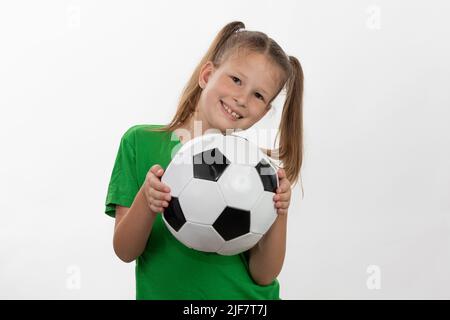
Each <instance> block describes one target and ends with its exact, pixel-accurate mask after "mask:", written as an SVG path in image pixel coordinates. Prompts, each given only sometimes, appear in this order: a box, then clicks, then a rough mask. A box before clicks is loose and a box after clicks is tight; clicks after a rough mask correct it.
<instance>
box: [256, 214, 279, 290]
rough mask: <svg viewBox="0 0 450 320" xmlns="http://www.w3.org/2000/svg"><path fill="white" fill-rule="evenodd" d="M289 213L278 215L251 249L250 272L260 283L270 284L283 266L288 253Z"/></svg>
mask: <svg viewBox="0 0 450 320" xmlns="http://www.w3.org/2000/svg"><path fill="white" fill-rule="evenodd" d="M286 232H287V214H283V215H278V216H277V218H276V220H275V222H274V223H273V225H272V226H271V227H270V229H269V230H268V231H267V233H266V234H265V235H264V236H263V237H262V238H261V240H260V241H259V242H258V244H257V245H256V246H254V247H253V248H252V249H251V250H250V258H249V269H250V273H251V275H252V277H253V279H254V280H255V282H257V283H258V284H260V285H269V284H270V283H272V281H273V280H274V279H275V278H276V277H277V276H278V274H279V273H280V272H281V268H282V267H283V262H284V257H285V253H286Z"/></svg>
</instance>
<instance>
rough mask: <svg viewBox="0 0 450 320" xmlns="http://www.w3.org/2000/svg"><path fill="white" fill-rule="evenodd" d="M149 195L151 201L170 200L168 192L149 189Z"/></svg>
mask: <svg viewBox="0 0 450 320" xmlns="http://www.w3.org/2000/svg"><path fill="white" fill-rule="evenodd" d="M149 194H150V196H151V197H152V198H153V199H156V200H166V201H170V199H171V196H170V193H168V192H161V191H158V190H155V189H150V192H149Z"/></svg>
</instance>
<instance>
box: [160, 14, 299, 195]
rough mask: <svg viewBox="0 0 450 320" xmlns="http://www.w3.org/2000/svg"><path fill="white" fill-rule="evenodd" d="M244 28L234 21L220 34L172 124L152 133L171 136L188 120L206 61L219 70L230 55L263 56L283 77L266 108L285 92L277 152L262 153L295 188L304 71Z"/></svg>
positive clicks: (270, 43) (186, 89)
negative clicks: (278, 164) (273, 160)
mask: <svg viewBox="0 0 450 320" xmlns="http://www.w3.org/2000/svg"><path fill="white" fill-rule="evenodd" d="M244 28H245V25H244V23H242V22H240V21H234V22H231V23H228V24H227V25H226V26H225V27H223V28H222V30H220V32H219V33H218V34H217V35H216V37H215V39H214V41H213V43H212V44H211V45H210V47H209V49H208V51H207V52H206V54H205V55H204V56H203V58H202V60H201V61H200V63H199V64H198V65H197V67H196V68H195V70H194V72H193V73H192V76H191V78H190V79H189V81H188V82H187V84H186V85H185V87H184V89H183V91H182V94H181V97H180V99H179V102H178V107H177V111H176V113H175V115H174V117H173V119H172V120H171V122H170V123H169V124H167V125H165V126H163V127H161V128H153V129H152V130H153V131H170V132H172V131H174V130H176V129H177V128H179V127H181V126H182V125H183V124H184V123H185V122H186V121H188V120H189V119H190V117H191V116H192V115H193V114H194V112H195V108H196V106H197V103H198V101H199V99H200V95H201V93H202V88H200V86H199V83H198V79H199V76H200V70H201V68H202V66H203V65H204V64H206V63H207V62H208V61H211V62H212V63H213V64H214V65H215V66H220V64H221V63H223V62H224V61H226V59H227V58H229V57H230V56H231V55H232V54H234V53H236V52H237V51H240V50H245V51H246V52H250V53H260V54H263V55H265V56H266V57H267V58H268V59H269V60H270V61H271V62H273V63H274V64H275V65H276V66H278V67H280V68H281V70H282V71H283V76H284V77H283V76H282V79H281V81H280V82H281V83H280V85H279V88H278V91H277V92H276V94H275V96H274V97H273V98H272V100H271V101H270V102H269V104H270V103H271V102H272V101H273V99H275V98H276V97H277V96H278V94H279V93H280V91H281V90H282V89H283V88H284V87H285V88H286V99H285V102H284V105H283V111H282V115H281V121H280V126H279V128H278V132H277V135H276V137H275V141H276V139H277V137H278V135H279V136H280V142H279V148H278V149H275V150H270V149H267V150H266V149H263V151H264V152H265V153H266V154H267V155H268V156H269V157H273V155H274V154H276V155H277V156H278V159H279V160H280V161H281V167H282V168H283V169H284V170H285V172H286V177H287V178H288V179H289V181H290V182H291V184H292V185H295V184H296V183H297V181H298V178H299V176H300V169H301V166H302V161H303V70H302V67H301V65H300V62H299V61H298V60H297V58H295V57H293V56H287V55H286V54H285V53H284V51H283V50H282V49H281V47H280V46H279V45H278V44H277V43H276V42H275V41H274V40H273V39H271V38H269V37H268V36H267V35H266V34H265V33H263V32H259V31H248V30H242V29H244ZM302 192H303V187H302Z"/></svg>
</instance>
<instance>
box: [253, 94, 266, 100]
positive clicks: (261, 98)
mask: <svg viewBox="0 0 450 320" xmlns="http://www.w3.org/2000/svg"><path fill="white" fill-rule="evenodd" d="M255 96H257V97H258V96H259V97H260V98H258V99H260V100H262V101H264V97H263V96H262V95H260V94H259V93H258V92H257V93H256V94H255Z"/></svg>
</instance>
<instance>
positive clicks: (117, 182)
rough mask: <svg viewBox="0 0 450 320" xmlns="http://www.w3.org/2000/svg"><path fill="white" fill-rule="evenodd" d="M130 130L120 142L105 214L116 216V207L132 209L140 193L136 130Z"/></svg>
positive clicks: (109, 186)
mask: <svg viewBox="0 0 450 320" xmlns="http://www.w3.org/2000/svg"><path fill="white" fill-rule="evenodd" d="M135 127H136V126H133V127H131V128H130V129H128V130H127V131H126V132H125V133H124V135H123V136H122V138H121V140H120V145H119V150H118V152H117V156H116V160H115V162H114V167H113V170H112V173H111V179H110V181H109V185H108V191H107V195H106V203H105V206H106V207H105V213H106V214H107V215H109V216H111V217H113V218H114V217H115V216H116V205H121V206H124V207H131V204H132V203H133V201H134V198H135V196H136V194H137V193H138V191H139V184H138V180H137V170H136V150H135V130H133V129H134V128H135Z"/></svg>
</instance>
